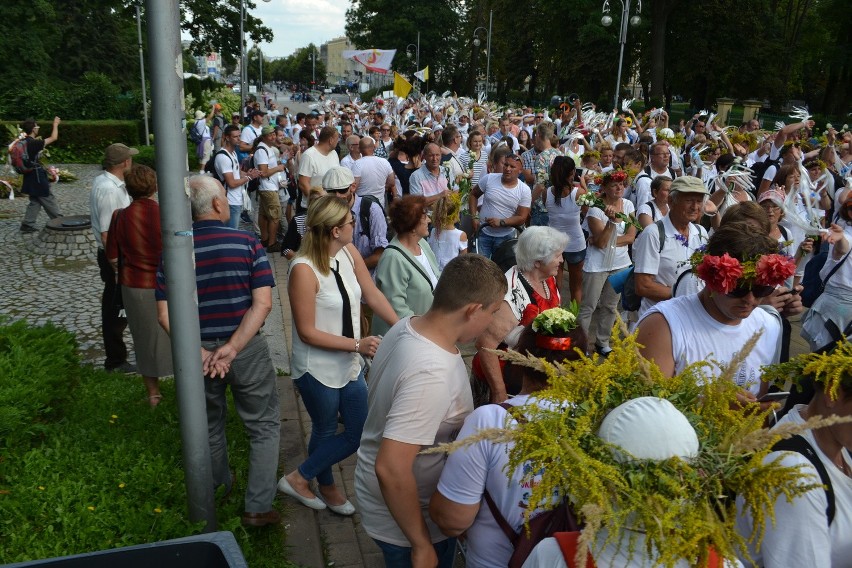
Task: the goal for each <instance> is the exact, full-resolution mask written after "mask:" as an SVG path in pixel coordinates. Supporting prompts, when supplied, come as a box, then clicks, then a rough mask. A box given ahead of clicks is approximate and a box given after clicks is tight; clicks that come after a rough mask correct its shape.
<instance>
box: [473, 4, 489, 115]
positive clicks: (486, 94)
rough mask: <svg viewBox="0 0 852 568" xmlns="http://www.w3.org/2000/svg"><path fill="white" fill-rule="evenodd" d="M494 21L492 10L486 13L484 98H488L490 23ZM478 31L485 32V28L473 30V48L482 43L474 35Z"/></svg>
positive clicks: (480, 27)
mask: <svg viewBox="0 0 852 568" xmlns="http://www.w3.org/2000/svg"><path fill="white" fill-rule="evenodd" d="M493 20H494V10H489V11H488V44H487V47H486V48H485V53H486V63H485V98H486V99H487V98H488V82H489V80H490V79H491V23H492V22H493ZM479 30H482V31H483V32H484V31H485V28H483V27H482V26H479V27H478V28H476V29H475V30H473V45H474V46H475V47H479V46H480V45H481V44H482V42H481V41H480V39H479V38H478V37H477V35H476V34H478V33H479Z"/></svg>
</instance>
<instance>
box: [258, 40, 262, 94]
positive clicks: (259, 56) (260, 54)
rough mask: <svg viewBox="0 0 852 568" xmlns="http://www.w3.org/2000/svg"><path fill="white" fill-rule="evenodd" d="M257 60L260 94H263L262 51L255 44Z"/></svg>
mask: <svg viewBox="0 0 852 568" xmlns="http://www.w3.org/2000/svg"><path fill="white" fill-rule="evenodd" d="M257 60H258V62H259V63H260V96H261V97H262V96H263V51H261V49H260V46H259V45H258V46H257Z"/></svg>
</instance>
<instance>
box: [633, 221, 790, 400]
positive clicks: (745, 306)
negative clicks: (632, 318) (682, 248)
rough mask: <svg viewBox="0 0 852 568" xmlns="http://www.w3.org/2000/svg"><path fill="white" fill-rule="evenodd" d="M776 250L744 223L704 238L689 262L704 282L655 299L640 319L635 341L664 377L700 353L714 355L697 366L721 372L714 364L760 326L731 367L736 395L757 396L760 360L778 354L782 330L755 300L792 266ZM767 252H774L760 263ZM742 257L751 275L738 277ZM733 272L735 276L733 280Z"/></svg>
mask: <svg viewBox="0 0 852 568" xmlns="http://www.w3.org/2000/svg"><path fill="white" fill-rule="evenodd" d="M777 253H778V241H776V240H775V239H773V238H771V237H769V236H768V235H766V234H763V233H760V232H759V231H757V230H756V229H754V228H752V227H751V226H749V225H747V224H745V223H727V224H723V225H722V226H721V227H719V229H718V230H717V231H716V232H715V233H714V234H713V236H712V237H710V240H709V242H708V243H707V248H706V252H705V256H704V257H703V260H702V262H701V264H700V265H698V266H696V268H695V274H696V276H698V277H699V278H702V279H703V280H704V281H705V287H704V289H703V290H701V291H700V292H698V293H697V294H693V295H689V296H681V297H679V298H673V299H671V300H667V301H664V302H660V303H658V304H656V305H654V306H652V307H651V308H650V309H649V310H648V311H647V312H646V313H645V315H644V316H643V317H642V319H640V320H639V325H638V329H639V334H638V336H637V338H636V341H637V343H639V344H640V345H641V346H643V347H642V348H641V351H642V355H644V356H645V357H646V358H648V359H653V360H654V361H655V362H656V364H657V366H659V368H660V371H661V372H662V373H663V375H665V376H668V377H671V376H674V375H675V374H677V373H680V372H681V371H683V370H684V369H685V368H686V367H687V366H688V365H690V364H692V363H696V362H698V361H714V362H717V363H718V365H715V366H712V367H710V368H706V367H705V368H703V369H702V370H701V371H700V372H702V373H706V374H708V375H710V376H719V374H720V373H721V372H722V369H721V367H720V366H721V365H727V364H728V363H729V362H730V361H731V360H732V359H733V358H734V357H735V356H736V354H737V353H738V352H739V351H740V350H741V349H742V348H743V346H744V345H745V344H746V343H747V342H748V341H749V340H750V339H751V338H752V337H753V336H754V335H755V334H756V333H760V338H759V339H758V340H757V343H756V344H755V346H754V348H753V349H752V350H751V352H750V353H749V354H748V356H747V357H746V359H745V361H744V362H743V363H742V365H741V366H740V367H739V368H738V369H737V370H736V371H735V372H734V374H733V380H734V381H735V382H736V383H737V385H738V386H739V387H740V392H739V394H738V395H737V398H738V399H739V400H740V402H742V403H753V402H756V401H757V399H758V397H759V396H761V395H762V394H763V393H765V392H766V389H767V387H768V384H767V383H765V382H763V381H762V377H761V367H762V366H763V365H769V364H771V363H777V362H778V356H779V354H780V338H781V321H780V317H777V314H776V316H773V315H771V314H770V313H769V312H768V311H765V310H762V309H756V308H757V307H758V305H760V303H761V301H762V300H763V298H766V297H767V296H769V295H771V294H772V293H773V292H774V291H775V289H776V287H777V286H779V285H780V284H782V283H783V282H784V281H785V280H786V278H788V277H789V276H791V275H792V274H793V272H794V271H795V263H793V261H792V260H789V259H787V257H782V256H781V255H778V254H777ZM726 254H727V255H728V256H727V257H725V256H724V255H726ZM767 255H774V258H772V259H767V262H765V263H761V260H763V257H765V256H767ZM708 257H709V258H708ZM784 259H787V260H784ZM769 260H771V261H772V262H769ZM746 262H748V263H754V269H753V270H752V271H751V273H750V274H751V276H750V277H749V278H742V275H743V274H744V273H745V274H749V272H748V271H744V270H743V266H742V264H743V263H746ZM782 267H783V269H782ZM738 270H739V272H738ZM785 270H786V271H789V274H786V273H785V272H784V271H785ZM737 274H739V277H738V278H736V279H735V281H734V282H731V280H732V279H734V277H735V276H737ZM799 305H801V304H799ZM794 307H795V306H790V309H792V308H794Z"/></svg>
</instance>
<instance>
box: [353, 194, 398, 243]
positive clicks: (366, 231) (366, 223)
mask: <svg viewBox="0 0 852 568" xmlns="http://www.w3.org/2000/svg"><path fill="white" fill-rule="evenodd" d="M373 203H375V204H376V205H378V206H379V209H381V210H382V215H384V214H385V208H384V207H382V204H381V203H380V202H379V200H378V199H377V198H376V197H375V196H373V195H365V196H363V197H362V198H361V209H360V210H359V211H358V219H359V220H360V221H361V234H362V235H364V236H366V237H367V238H370V229H371V222H370V209H372V208H373ZM365 205H366V207H365ZM388 240H390V239H388Z"/></svg>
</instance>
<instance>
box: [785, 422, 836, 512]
mask: <svg viewBox="0 0 852 568" xmlns="http://www.w3.org/2000/svg"><path fill="white" fill-rule="evenodd" d="M772 450H773V451H775V452H781V451H784V452H796V453H799V454H802V455H803V456H805V457H806V458H808V461H809V462H811V463H812V464H813V466H814V468H816V470H817V474H819V481H820V483H822V484H823V485H825V498H826V500H827V501H828V505H826V507H825V516H826V518H827V519H828V525H829V526H831V523H832V521H834V513H835V504H834V489H833V488H832V486H831V478H830V477H829V476H828V471H827V470H826V469H825V465H823V463H822V461H820V459H819V456H818V455H817V453H816V451H814V449H813V447H812V446H811V445H810V444H809V443H808V441H807V440H805V439H804V438H803V437H801V436H793V437H791V438H786V439H784V440H779V441H778V442H776V443H775V445H774V446H772ZM841 451H843V450H841Z"/></svg>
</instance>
